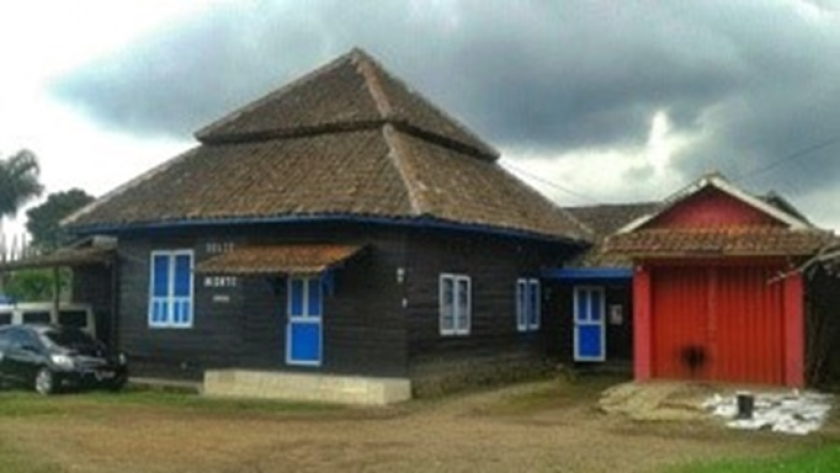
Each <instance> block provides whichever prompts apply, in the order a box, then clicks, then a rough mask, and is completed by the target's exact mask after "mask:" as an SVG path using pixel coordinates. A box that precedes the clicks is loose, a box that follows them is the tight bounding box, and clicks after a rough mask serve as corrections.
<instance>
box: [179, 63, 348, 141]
mask: <svg viewBox="0 0 840 473" xmlns="http://www.w3.org/2000/svg"><path fill="white" fill-rule="evenodd" d="M360 51H361V50H359V49H357V48H354V49H352V50H351V51H350V52H348V53H345V54H342V55H341V56H338V57H337V58H335V59H333V60H332V61H330V62H328V63H326V64H323V65H322V66H320V67H316V68H315V69H312V70H311V71H309V72H307V73H306V74H303V75H302V76H299V77H298V78H297V79H294V80H292V81H291V82H289V83H287V84H286V85H284V86H282V87H280V88H279V89H275V90H272V91H271V92H269V93H267V94H265V95H263V96H262V97H260V98H258V99H256V100H254V101H252V102H250V103H248V104H247V105H245V106H244V107H240V108H237V109H235V110H234V111H232V112H230V113H228V114H226V115H224V116H222V118H219V119H218V120H215V121H213V122H210V124H208V125H205V126H204V127H202V128H199V129H198V131H196V132H195V133H194V134H193V136H195V138H196V139H197V140H198V141H201V142H204V141H205V139H207V138H208V137H209V136H210V135H212V134H213V131H214V130H216V129H218V128H221V127H223V126H225V125H227V124H229V123H231V122H233V121H235V120H237V119H238V118H240V117H241V116H242V115H244V114H246V113H248V112H250V111H253V110H255V109H257V108H259V107H262V106H263V105H266V104H268V103H270V102H271V101H272V100H274V99H275V98H277V97H279V96H281V95H283V94H285V93H286V92H288V91H289V90H291V89H293V88H295V87H299V86H300V85H302V84H305V83H307V82H309V81H311V80H313V79H317V78H318V77H319V76H320V75H321V74H323V73H325V72H327V71H330V70H332V69H337V68H338V67H340V66H341V65H343V64H344V63H345V62H347V61H352V59H353V57H354V55H357V54H358V53H359V52H360Z"/></svg>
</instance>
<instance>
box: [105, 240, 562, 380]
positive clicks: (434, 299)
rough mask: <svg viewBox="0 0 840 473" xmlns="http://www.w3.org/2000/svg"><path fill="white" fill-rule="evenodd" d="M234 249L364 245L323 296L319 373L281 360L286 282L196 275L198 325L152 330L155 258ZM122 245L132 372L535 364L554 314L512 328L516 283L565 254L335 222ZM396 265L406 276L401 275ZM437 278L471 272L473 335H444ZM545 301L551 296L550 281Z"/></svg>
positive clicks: (403, 370)
mask: <svg viewBox="0 0 840 473" xmlns="http://www.w3.org/2000/svg"><path fill="white" fill-rule="evenodd" d="M153 242H154V243H153ZM229 242H232V243H233V244H234V245H235V246H236V245H246V244H267V243H271V244H283V243H293V242H336V243H354V244H363V245H366V249H365V250H364V251H363V252H362V253H361V254H360V255H358V256H357V257H354V258H353V259H351V260H350V261H348V262H347V263H346V264H344V265H343V267H340V268H337V269H336V270H335V271H334V276H335V284H334V291H333V292H332V293H325V296H324V304H325V305H324V308H325V310H324V317H323V328H324V334H323V335H324V336H323V350H324V351H323V364H322V366H321V367H320V368H306V367H294V366H286V364H285V354H286V347H285V343H286V340H285V325H286V314H285V308H286V291H287V289H286V280H285V279H283V278H277V277H274V278H269V277H263V276H246V277H243V276H240V277H237V284H236V286H235V287H224V288H220V287H208V286H206V285H205V284H204V279H205V277H210V276H212V275H197V276H196V278H195V287H194V290H195V292H194V303H195V309H194V316H193V328H191V329H177V328H154V329H153V328H149V326H148V322H147V311H148V294H149V258H150V253H151V251H152V250H156V249H157V250H167V249H169V250H172V249H185V248H189V249H193V250H194V251H195V263H196V264H197V263H200V262H201V261H204V260H205V259H207V258H209V257H211V256H212V255H211V254H208V252H207V250H208V245H211V246H212V244H222V243H229ZM119 248H120V250H119V259H120V268H121V271H120V293H121V299H120V324H119V337H120V341H121V345H122V348H123V349H124V350H125V351H127V352H128V353H129V355H130V356H131V357H132V359H133V360H134V364H133V365H134V366H135V370H134V371H135V373H138V374H148V375H158V376H178V377H190V376H195V377H197V376H200V374H201V372H202V371H203V370H204V369H207V368H223V367H237V368H255V369H277V370H299V371H320V372H328V373H344V374H362V375H376V376H411V374H412V372H413V371H414V369H415V368H417V367H418V366H422V365H427V366H428V365H434V364H436V363H439V362H444V363H445V362H448V361H463V360H469V359H481V358H487V357H491V358H492V357H499V356H510V355H517V354H524V355H528V356H532V357H534V358H539V359H541V358H544V357H545V356H546V355H547V353H548V351H549V350H548V348H547V347H549V346H550V345H552V344H555V343H556V339H554V338H553V336H551V335H550V334H551V333H552V326H553V325H554V324H555V323H556V319H555V315H556V314H554V313H552V312H549V311H548V310H545V308H544V310H543V322H542V328H541V330H540V331H538V332H535V333H519V332H517V329H516V306H515V301H516V298H515V295H516V279H517V278H519V277H538V276H539V274H540V270H541V269H542V268H544V267H551V266H555V265H559V264H560V262H562V261H563V260H564V259H566V258H567V257H568V253H567V252H568V251H569V247H567V246H565V245H560V244H546V243H535V242H533V241H525V240H521V239H514V238H509V237H493V236H488V235H486V234H479V233H475V232H472V233H468V232H458V231H441V230H434V231H432V230H421V229H406V228H402V229H397V228H389V227H384V226H376V225H369V226H361V225H353V226H351V225H344V226H342V225H338V224H332V225H326V224H324V225H313V224H309V225H306V226H297V227H295V226H285V227H279V226H275V227H271V226H259V227H258V226H254V227H240V228H239V229H238V230H237V231H235V232H230V231H227V233H221V232H220V231H218V230H216V231H211V230H209V229H203V230H181V231H179V232H155V233H144V234H135V235H133V236H127V235H123V236H122V237H121V238H120V244H119ZM399 268H402V269H403V271H404V279H403V281H399V278H398V277H397V273H398V269H399ZM444 272H446V273H458V274H467V275H469V276H470V277H471V282H472V332H471V333H470V335H469V336H466V337H443V336H441V335H440V331H439V325H438V323H439V312H438V311H439V306H438V280H439V276H440V274H441V273H444ZM542 295H543V298H544V300H548V299H550V298H551V297H552V294H551V291H550V290H548V288H547V287H546V286H544V287H543V291H542ZM214 296H215V297H216V299H215V300H214ZM219 296H224V297H226V298H227V302H220V301H219ZM544 307H547V306H545V305H544Z"/></svg>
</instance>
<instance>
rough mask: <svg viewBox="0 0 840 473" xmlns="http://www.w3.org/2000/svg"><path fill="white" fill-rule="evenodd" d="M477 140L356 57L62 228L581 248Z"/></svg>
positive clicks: (555, 213)
mask: <svg viewBox="0 0 840 473" xmlns="http://www.w3.org/2000/svg"><path fill="white" fill-rule="evenodd" d="M360 70H361V71H362V72H359V71H360ZM371 71H372V72H371ZM371 78H375V79H376V80H373V79H371ZM322 88H323V90H329V91H331V92H330V93H329V94H326V95H324V94H323V93H322V92H323V90H322ZM371 90H373V91H375V92H374V93H371ZM296 94H300V97H298V98H295V97H296ZM380 95H381V97H380ZM383 97H384V98H383ZM303 104H308V105H306V106H304V105H303ZM377 117H379V118H377ZM383 117H386V118H384V119H383ZM387 117H398V118H397V119H396V120H395V121H393V120H391V119H389V118H387ZM369 120H373V121H372V122H371V121H369ZM376 120H380V121H376ZM336 123H342V124H343V125H341V126H340V127H339V126H337V125H336ZM325 124H326V125H325ZM357 125H358V126H357ZM263 132H266V133H267V134H265V135H261V134H260V133H263ZM470 136H472V135H471V134H470V133H469V132H467V131H465V129H463V127H461V126H460V125H458V124H457V123H455V122H453V121H451V120H449V119H448V118H447V117H446V116H445V115H443V113H442V112H439V111H438V110H437V109H436V108H435V107H433V106H432V105H430V104H428V103H427V102H426V101H425V99H423V98H422V97H420V96H419V95H416V94H414V93H413V92H411V91H410V90H409V89H408V88H407V87H405V86H404V85H403V84H402V83H401V82H399V81H398V80H397V79H394V78H393V77H391V76H390V75H389V74H388V73H387V72H385V71H384V70H383V69H382V68H381V66H379V65H378V64H376V63H374V62H373V61H372V60H371V59H370V58H369V57H367V56H366V55H365V54H363V53H361V52H359V51H354V52H353V53H351V54H349V55H346V56H343V57H342V58H339V59H338V60H336V61H334V62H333V63H331V64H330V65H328V66H325V68H322V69H320V70H318V71H316V72H315V73H313V74H310V75H309V76H306V77H305V78H303V79H301V80H299V81H296V82H293V83H292V84H291V85H289V86H287V87H285V88H283V89H281V90H280V91H279V92H277V93H275V94H271V95H269V96H268V97H266V98H265V99H262V100H260V101H258V102H257V103H255V104H253V105H250V106H247V107H245V108H243V109H241V110H240V111H238V112H235V113H234V114H232V115H230V116H228V117H226V118H224V119H222V120H220V121H218V122H216V123H214V124H212V125H210V126H209V127H207V128H205V129H204V130H202V131H201V132H200V133H199V137H200V139H201V140H202V143H201V144H200V145H199V146H197V147H196V148H194V149H192V150H190V151H187V152H186V153H184V154H182V155H180V156H178V157H176V158H174V159H172V160H170V161H168V162H166V163H164V164H163V165H161V166H159V167H157V168H155V169H152V170H151V171H149V172H147V173H145V174H143V175H141V176H139V177H138V178H136V179H134V180H133V181H131V182H129V183H127V184H125V185H123V186H122V187H120V188H117V189H116V190H114V191H112V192H110V193H109V194H107V195H105V196H104V197H102V198H100V199H98V200H97V201H95V202H94V203H92V204H91V205H89V206H88V207H86V208H84V209H82V210H81V211H79V212H77V213H76V214H74V215H72V216H71V217H69V218H68V219H66V220H65V221H64V222H63V223H64V224H65V225H67V226H69V227H70V228H71V229H75V230H76V231H78V232H88V233H92V232H109V231H116V230H120V229H125V228H138V227H148V226H167V225H173V224H182V223H198V224H206V223H212V222H218V223H236V222H243V221H247V222H249V223H253V222H261V221H270V222H282V221H291V220H299V219H301V218H307V219H312V218H375V219H386V220H388V221H392V222H406V221H412V222H415V223H420V224H423V223H424V222H432V223H434V222H441V223H444V224H458V225H470V226H478V227H481V228H485V227H486V228H487V229H489V230H494V229H502V230H505V231H514V232H519V233H526V234H532V235H535V236H540V237H548V238H551V239H563V240H585V239H586V238H587V235H588V232H587V230H586V229H585V228H584V227H582V226H581V225H580V224H579V223H578V222H577V220H576V219H575V218H573V217H572V216H571V215H570V214H568V213H567V212H566V211H564V210H562V209H560V208H558V207H557V206H555V205H554V204H553V203H551V202H550V201H549V200H547V199H546V198H545V197H543V196H542V195H541V194H539V193H537V192H536V191H534V190H533V189H531V188H530V187H528V186H527V185H526V184H524V183H522V182H521V181H519V180H518V179H516V178H515V177H513V176H512V175H510V174H508V173H507V172H506V171H505V170H504V169H503V168H502V167H501V166H499V165H498V163H497V162H496V159H495V157H494V156H495V155H493V154H492V153H491V151H490V149H489V148H485V147H484V146H483V145H482V144H481V143H480V142H477V141H471V139H470Z"/></svg>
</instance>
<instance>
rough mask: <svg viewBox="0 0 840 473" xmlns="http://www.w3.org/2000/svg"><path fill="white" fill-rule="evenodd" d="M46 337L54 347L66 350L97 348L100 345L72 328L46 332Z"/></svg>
mask: <svg viewBox="0 0 840 473" xmlns="http://www.w3.org/2000/svg"><path fill="white" fill-rule="evenodd" d="M44 337H45V338H46V339H47V340H48V341H49V342H50V343H52V344H53V345H58V346H60V347H65V348H76V349H78V348H87V347H96V346H98V343H97V341H96V340H94V339H93V338H92V337H91V336H90V335H88V334H86V333H85V332H82V331H81V330H77V329H72V328H62V329H50V330H47V331H45V332H44Z"/></svg>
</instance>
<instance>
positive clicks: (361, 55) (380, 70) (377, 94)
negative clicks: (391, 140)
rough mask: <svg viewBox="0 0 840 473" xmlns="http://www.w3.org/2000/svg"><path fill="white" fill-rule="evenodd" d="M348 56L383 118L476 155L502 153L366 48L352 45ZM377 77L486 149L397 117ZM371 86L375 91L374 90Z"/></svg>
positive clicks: (494, 155) (498, 155) (406, 118)
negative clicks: (411, 97) (386, 66)
mask: <svg viewBox="0 0 840 473" xmlns="http://www.w3.org/2000/svg"><path fill="white" fill-rule="evenodd" d="M349 55H350V56H351V57H352V58H353V60H354V61H356V62H357V64H358V65H362V74H363V76H364V78H365V82H366V83H367V84H368V90H369V91H370V92H371V96H372V97H373V99H374V102H375V103H376V105H377V108H378V109H379V111H380V114H382V118H383V119H385V120H387V121H390V122H392V123H394V124H400V125H402V126H404V127H407V128H410V129H414V130H418V131H419V132H421V134H428V135H434V136H436V137H438V138H439V139H440V140H441V141H443V142H444V143H455V144H457V145H459V147H462V148H464V149H469V150H470V151H472V152H474V153H477V154H481V155H488V153H489V157H492V158H494V159H498V158H499V157H500V156H501V153H499V151H498V150H497V149H496V148H494V147H493V146H491V145H490V144H488V143H486V142H485V141H484V140H483V139H482V138H481V137H479V136H478V135H476V134H475V133H474V132H473V131H471V130H470V129H469V128H468V127H467V126H466V125H464V124H463V123H461V121H460V120H458V119H457V118H455V117H453V116H452V115H450V114H449V113H448V112H446V111H445V110H443V109H442V108H440V107H438V106H437V105H435V104H434V102H432V101H431V100H429V99H428V97H426V96H425V95H423V94H422V93H420V92H419V91H417V90H416V89H414V87H412V86H411V85H409V84H408V83H407V82H405V81H404V80H402V79H401V78H399V77H397V76H395V75H394V74H391V73H390V72H389V71H388V69H387V68H385V67H383V66H382V64H380V63H379V61H377V60H376V59H375V58H374V57H373V56H371V55H370V54H369V53H367V52H366V51H365V50H363V49H361V48H353V49H352V50H351V51H350V53H349ZM379 76H383V77H384V78H386V79H387V80H389V81H391V82H394V83H395V84H397V85H398V86H400V87H401V88H403V89H404V90H405V91H406V92H407V93H408V94H409V95H412V96H414V97H416V98H417V99H419V100H420V102H421V103H422V104H423V105H424V106H426V107H428V108H429V109H431V110H432V111H433V112H435V113H438V114H440V116H441V117H442V118H444V119H445V120H446V121H448V122H449V123H450V124H451V125H452V126H453V127H455V128H456V129H457V130H458V131H460V132H461V133H463V134H464V135H466V136H467V137H468V138H470V139H471V140H473V141H475V142H476V143H479V144H480V145H481V146H483V147H484V148H486V151H483V150H481V149H478V148H477V147H476V146H472V145H470V144H469V143H466V142H463V141H461V140H458V139H456V138H452V137H448V136H445V135H442V134H441V133H438V132H435V131H433V130H430V129H427V128H426V127H424V126H423V125H422V124H421V123H415V122H414V121H413V120H411V119H410V117H400V116H399V115H398V114H397V113H396V112H394V107H393V104H392V103H391V98H390V97H389V96H388V94H387V93H386V92H385V90H384V89H383V87H382V82H381V80H380V77H379ZM374 88H375V89H376V90H373V89H374ZM380 100H381V102H380ZM380 106H382V108H380Z"/></svg>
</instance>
